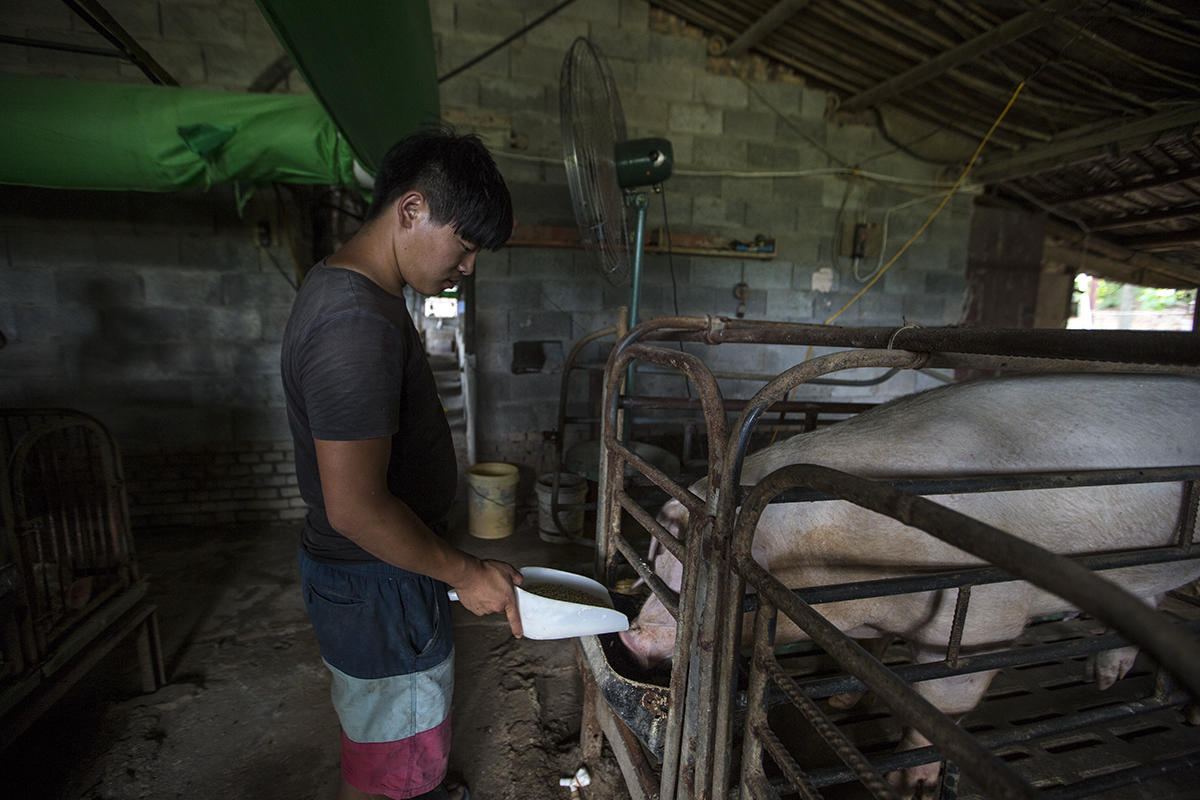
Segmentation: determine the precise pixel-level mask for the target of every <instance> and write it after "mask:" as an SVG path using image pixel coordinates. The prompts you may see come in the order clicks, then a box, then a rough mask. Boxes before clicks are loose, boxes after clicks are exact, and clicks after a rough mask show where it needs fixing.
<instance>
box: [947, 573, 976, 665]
mask: <svg viewBox="0 0 1200 800" xmlns="http://www.w3.org/2000/svg"><path fill="white" fill-rule="evenodd" d="M970 605H971V584H969V583H968V584H967V585H966V586H960V587H958V598H957V599H956V600H955V601H954V622H953V624H951V626H950V641H949V642H948V643H947V644H946V663H947V664H948V665H949V666H951V667H957V666H958V663H959V662H958V655H959V650H960V648H961V647H962V635H963V627H964V626H965V625H966V624H967V608H968V607H969V606H970Z"/></svg>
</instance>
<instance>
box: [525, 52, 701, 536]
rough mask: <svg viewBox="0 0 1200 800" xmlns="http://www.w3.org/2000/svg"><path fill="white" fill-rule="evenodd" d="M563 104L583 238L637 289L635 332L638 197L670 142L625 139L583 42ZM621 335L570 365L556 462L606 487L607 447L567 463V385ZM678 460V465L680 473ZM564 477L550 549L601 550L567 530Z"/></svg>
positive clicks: (571, 57)
mask: <svg viewBox="0 0 1200 800" xmlns="http://www.w3.org/2000/svg"><path fill="white" fill-rule="evenodd" d="M559 103H560V105H559V108H560V112H561V118H562V140H563V160H564V162H565V166H566V170H567V185H568V187H569V188H570V191H571V204H572V205H573V206H574V209H575V221H576V222H577V223H578V224H579V233H580V238H581V239H582V240H583V245H584V247H585V248H586V249H587V250H589V251H591V253H592V254H593V255H594V256H595V259H594V263H595V265H596V266H597V268H598V269H599V270H600V272H601V273H602V274H603V275H604V277H605V278H607V279H608V280H609V282H610V283H612V284H613V285H615V286H622V285H626V284H628V285H629V286H630V298H629V326H630V327H633V326H634V325H636V324H637V322H638V301H639V296H640V290H641V277H642V242H643V239H644V235H645V230H646V206H647V205H648V202H647V199H646V195H645V194H644V193H642V192H638V191H636V190H637V189H638V188H639V187H643V186H654V185H657V184H659V183H662V182H663V181H664V180H666V179H667V178H668V177H670V175H671V168H672V165H673V163H674V155H673V153H672V151H671V143H670V142H668V141H667V140H666V139H627V138H626V133H625V115H624V113H623V112H622V110H621V100H620V98H618V96H617V87H616V84H615V83H614V82H613V78H612V72H611V71H610V70H609V68H608V63H607V62H606V61H605V60H604V57H603V56H602V55H601V54H600V51H599V49H598V48H597V47H596V46H595V45H594V44H592V43H591V42H590V41H588V40H587V39H584V38H579V39H576V40H575V42H574V43H573V44H572V45H571V47H570V49H569V50H568V51H567V55H566V58H564V59H563V65H562V74H561V83H560V86H559ZM630 207H632V208H634V209H635V211H636V213H637V221H636V224H635V226H634V237H633V241H632V242H631V241H630V235H629V234H630V231H629V222H628V213H627V209H628V208H630ZM631 272H632V276H631V274H630V273H631ZM631 277H632V279H631ZM615 332H617V328H616V327H613V328H609V329H605V330H600V331H595V332H593V333H592V334H590V335H588V336H587V337H585V338H584V339H583V340H581V341H580V342H579V343H578V344H576V346H575V348H574V349H573V350H572V351H571V355H570V356H569V357H568V358H567V361H566V363H565V364H564V366H563V380H562V393H561V396H560V399H559V417H558V418H559V429H558V432H557V435H556V437H555V441H556V445H557V452H556V460H555V463H556V464H561V465H565V466H566V467H567V469H569V470H570V471H571V472H575V473H577V474H580V475H583V476H585V477H588V478H591V479H592V480H600V472H601V470H600V467H599V461H600V458H601V453H602V448H601V447H600V442H598V441H584V442H578V443H577V444H576V445H574V446H573V447H572V448H571V451H570V452H569V453H567V456H566V459H565V461H564V459H563V439H564V437H563V430H562V428H563V425H564V424H566V422H567V421H568V418H567V415H566V406H567V395H568V391H567V390H568V378H569V372H570V371H571V369H572V368H573V365H574V361H575V357H576V355H577V354H579V353H580V352H581V350H582V347H583V345H585V344H587V343H588V342H591V341H593V340H595V339H597V338H600V337H603V336H606V335H611V334H613V333H615ZM632 384H633V366H632V365H631V366H630V368H629V377H628V378H627V380H626V382H625V386H626V391H629V390H630V388H631V387H632ZM629 444H630V446H631V447H633V448H634V449H635V452H637V453H638V454H639V455H640V456H642V457H643V458H646V459H647V460H650V461H658V462H659V463H660V465H661V466H662V467H663V469H665V470H667V471H678V469H679V467H678V459H675V457H674V456H672V455H671V454H670V453H667V452H666V451H665V450H662V449H661V448H658V447H654V446H652V445H648V444H643V443H640V442H631V443H629ZM664 459H666V461H664ZM671 459H674V462H673V466H671V465H670V464H671V463H672V462H671V461H670V460H671ZM561 474H562V473H559V472H555V473H554V479H553V486H552V492H551V505H550V519H551V520H552V521H553V523H554V524H553V528H554V530H539V535H541V537H542V539H543V540H545V541H548V542H567V541H571V542H576V543H579V544H592V545H594V544H595V542H594V541H592V540H590V539H587V538H584V537H582V536H579V535H574V534H571V533H570V532H568V530H567V528H566V526H565V525H564V524H563V518H562V517H560V515H559V510H560V506H559V503H558V497H559V476H560V475H561ZM564 508H574V507H564Z"/></svg>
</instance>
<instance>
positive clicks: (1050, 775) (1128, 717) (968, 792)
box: [771, 605, 1200, 800]
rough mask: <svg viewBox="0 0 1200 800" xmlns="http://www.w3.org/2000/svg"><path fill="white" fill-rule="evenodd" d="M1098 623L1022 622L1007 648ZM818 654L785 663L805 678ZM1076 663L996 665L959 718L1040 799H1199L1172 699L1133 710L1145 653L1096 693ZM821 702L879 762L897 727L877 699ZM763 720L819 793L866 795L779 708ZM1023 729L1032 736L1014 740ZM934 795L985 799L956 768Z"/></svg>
mask: <svg viewBox="0 0 1200 800" xmlns="http://www.w3.org/2000/svg"><path fill="white" fill-rule="evenodd" d="M1172 610H1173V611H1174V612H1175V613H1177V614H1178V613H1179V612H1180V610H1181V609H1180V607H1179V606H1178V605H1176V606H1172ZM1181 615H1182V616H1183V617H1187V618H1194V616H1195V615H1196V610H1195V609H1194V608H1187V607H1183V609H1182V614H1181ZM1103 630H1104V629H1103V626H1101V625H1099V624H1098V623H1097V622H1095V621H1093V620H1089V619H1075V620H1067V621H1054V622H1044V623H1040V624H1036V625H1031V626H1030V627H1029V628H1028V629H1027V630H1026V632H1025V633H1024V634H1023V635H1022V637H1021V638H1020V639H1019V640H1018V641H1017V643H1016V646H1017V647H1028V646H1031V645H1040V644H1049V643H1053V642H1057V641H1067V640H1071V639H1077V638H1079V637H1091V636H1096V635H1098V634H1100V633H1102V632H1103ZM900 652H901V648H899V647H897V648H895V649H892V650H889V651H888V652H887V653H886V654H885V658H884V661H885V663H889V664H893V665H895V663H897V662H898V661H903V655H898V653H900ZM823 659H824V656H820V655H816V654H807V655H805V654H801V655H797V656H793V657H791V658H789V659H787V661H788V662H789V663H788V667H789V670H790V671H793V672H799V673H801V674H804V675H806V676H808V677H811V676H812V675H813V674H821V673H822V672H823V671H824V670H825V669H826V668H827V665H822V664H821V662H822V661H823ZM1085 663H1086V658H1085V657H1083V656H1076V657H1068V658H1058V659H1048V660H1040V661H1038V663H1033V664H1027V665H1020V666H1016V667H1010V668H1006V669H1004V670H1001V671H1000V672H999V673H998V674H997V675H996V677H995V678H994V679H993V681H992V683H991V685H990V687H989V689H988V692H987V694H986V696H985V698H984V700H983V701H982V702H981V703H980V704H979V705H978V706H977V707H976V708H975V709H973V710H972V711H971V712H970V713H968V714H966V715H965V716H964V717H963V718H962V719H961V720H960V723H959V724H960V725H961V726H962V727H964V728H965V729H967V730H969V731H970V732H972V733H973V734H975V735H976V736H978V737H979V738H980V739H981V740H982V741H984V742H985V743H987V742H991V743H1003V742H1008V743H1007V744H996V745H994V746H992V749H993V752H995V753H996V754H997V755H998V756H1000V757H1001V758H1002V759H1004V760H1005V761H1006V762H1007V763H1008V764H1009V765H1010V766H1011V767H1012V768H1013V769H1014V770H1016V771H1017V772H1018V773H1019V774H1020V775H1022V776H1023V777H1024V778H1025V779H1026V780H1028V781H1029V782H1030V783H1031V784H1032V785H1033V786H1035V787H1037V788H1038V789H1039V790H1042V791H1044V792H1045V793H1046V796H1048V797H1061V798H1068V797H1092V796H1102V797H1104V798H1106V799H1111V800H1137V799H1139V798H1154V800H1162V798H1175V797H1180V798H1182V797H1200V788H1198V786H1197V784H1196V781H1195V778H1194V775H1195V774H1196V769H1197V764H1200V727H1196V726H1191V725H1188V724H1187V723H1186V721H1185V719H1184V715H1183V713H1181V709H1180V707H1179V704H1178V703H1177V704H1176V705H1174V706H1172V707H1166V708H1157V709H1156V710H1150V711H1142V708H1143V707H1145V706H1149V705H1154V703H1153V702H1152V701H1149V700H1148V698H1152V697H1153V695H1154V692H1155V668H1154V665H1153V663H1152V662H1151V661H1150V659H1149V658H1147V657H1146V656H1144V655H1143V656H1139V657H1138V659H1137V661H1136V663H1135V665H1134V667H1133V669H1132V670H1130V672H1129V674H1128V675H1127V676H1126V677H1125V678H1123V679H1122V680H1120V681H1118V682H1117V683H1116V684H1115V685H1114V686H1112V687H1111V688H1110V689H1108V690H1107V691H1104V692H1101V691H1099V690H1098V689H1097V688H1096V686H1095V684H1094V683H1093V682H1092V681H1090V680H1087V679H1086V678H1085V674H1084V672H1085ZM822 705H823V707H824V708H825V710H826V713H827V714H828V715H829V717H830V719H831V720H832V721H834V722H835V723H837V724H839V725H840V726H841V727H842V729H843V730H844V731H845V732H846V733H847V735H848V736H849V737H850V738H851V740H853V741H854V742H855V743H856V744H857V745H858V746H859V748H860V749H861V750H862V751H863V752H864V753H865V754H866V755H867V756H868V757H869V758H871V759H873V760H880V759H882V760H884V761H886V760H887V759H888V757H889V756H890V755H891V754H892V753H893V752H894V748H895V745H896V743H897V741H898V740H899V738H900V732H901V731H900V725H899V724H898V722H897V721H896V720H894V719H892V717H891V716H890V715H889V714H888V713H887V710H886V707H885V706H884V705H883V704H882V703H880V702H878V701H875V700H873V699H872V698H869V697H868V698H866V699H865V700H864V701H863V702H862V703H860V704H859V706H858V707H855V708H853V709H850V710H848V711H840V710H837V709H834V708H832V707H831V706H829V704H828V702H826V701H822ZM1137 712H1140V713H1137ZM1096 717H1108V719H1107V720H1106V721H1102V722H1098V723H1092V724H1087V725H1085V726H1083V727H1079V726H1078V723H1077V721H1078V720H1081V719H1085V720H1086V719H1094V718H1096ZM771 727H772V729H773V730H775V731H776V733H777V734H778V735H779V736H780V737H781V738H782V739H784V741H785V742H786V743H787V745H788V749H789V751H790V752H792V753H793V755H796V757H797V759H798V760H799V762H800V765H801V767H802V768H804V769H805V770H806V771H807V772H808V773H809V775H810V776H812V777H814V782H815V783H816V784H817V785H818V786H821V787H822V788H821V789H820V791H821V794H822V796H823V797H826V798H858V797H866V796H868V795H867V794H866V792H865V790H863V789H862V788H861V787H860V786H858V785H857V784H849V783H843V784H842V785H838V784H837V783H836V781H835V780H834V778H836V777H837V776H838V775H841V776H844V775H845V771H844V770H843V769H842V768H841V767H840V764H838V762H836V760H835V759H834V757H833V755H832V753H831V752H830V750H829V748H828V747H826V746H825V745H824V743H823V742H821V741H819V739H816V738H815V735H814V734H812V733H811V730H806V729H807V728H808V726H807V724H806V723H804V722H801V721H799V720H798V719H797V717H796V715H795V713H794V712H793V711H792V710H791V708H790V707H789V706H776V707H775V708H773V709H772V710H771ZM1055 728H1058V729H1059V730H1058V731H1057V732H1051V733H1048V734H1047V733H1045V730H1046V729H1050V730H1054V729H1055ZM1031 731H1034V732H1041V733H1042V735H1040V736H1037V737H1036V738H1029V739H1028V740H1022V739H1023V738H1026V737H1028V736H1029V734H1030V733H1031ZM990 746H991V745H990ZM797 754H798V755H797ZM1159 765H1165V766H1169V767H1172V768H1174V771H1173V772H1170V773H1168V774H1159V773H1160V769H1159ZM1124 770H1129V771H1130V775H1129V776H1128V778H1129V779H1130V780H1132V782H1131V783H1129V784H1128V785H1125V786H1120V787H1119V788H1110V787H1109V786H1108V784H1109V783H1110V782H1117V781H1116V780H1115V779H1113V780H1112V781H1110V779H1109V778H1108V777H1107V776H1110V775H1112V774H1114V773H1120V772H1122V771H1124ZM840 780H842V781H844V780H846V778H845V777H842V778H840ZM850 780H852V779H850ZM775 785H776V786H777V787H778V788H781V789H786V788H788V787H787V786H786V783H785V782H783V781H781V780H777V781H775ZM1101 792H1102V794H1101ZM782 796H783V797H788V796H789V795H788V794H787V793H783V794H782ZM792 796H794V795H792ZM943 796H948V797H958V798H961V799H962V800H986V798H987V797H988V795H987V793H986V791H984V790H982V789H981V788H980V787H978V786H977V785H975V784H974V783H973V782H972V781H971V780H970V779H969V778H968V777H967V776H965V775H961V776H959V778H958V782H957V794H954V793H948V794H946V795H943Z"/></svg>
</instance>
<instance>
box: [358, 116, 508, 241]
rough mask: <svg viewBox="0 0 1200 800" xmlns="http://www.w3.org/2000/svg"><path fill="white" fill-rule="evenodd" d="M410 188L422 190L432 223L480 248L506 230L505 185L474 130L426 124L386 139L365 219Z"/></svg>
mask: <svg viewBox="0 0 1200 800" xmlns="http://www.w3.org/2000/svg"><path fill="white" fill-rule="evenodd" d="M414 189H415V190H417V191H419V192H421V194H423V195H425V201H426V202H427V203H428V204H429V214H430V217H431V219H432V220H433V221H434V222H435V223H437V224H439V225H447V224H449V225H451V226H453V228H454V232H455V233H456V234H458V235H459V236H461V237H462V238H463V239H465V240H466V241H468V242H470V243H471V244H473V245H476V246H477V247H479V248H481V249H485V250H498V249H500V247H501V246H502V245H503V244H504V243H505V242H507V241H508V237H509V236H511V235H512V229H513V213H512V198H511V197H510V196H509V193H508V186H506V185H505V183H504V178H503V177H502V176H501V175H500V170H499V169H497V168H496V162H495V161H493V160H492V156H491V154H490V153H489V152H488V151H487V148H486V147H484V146H483V142H482V141H480V139H479V137H478V136H476V135H474V134H457V133H455V132H454V130H453V129H451V128H448V127H435V128H426V129H424V130H421V131H418V132H417V133H414V134H412V135H411V136H407V137H405V138H404V139H401V140H400V141H399V142H397V143H396V144H394V145H392V147H391V148H390V149H389V150H388V151H387V154H386V155H385V156H384V157H383V163H382V164H380V165H379V171H378V173H377V174H376V176H375V191H374V193H373V195H372V197H371V206H370V208H368V209H367V216H366V221H367V222H370V221H371V220H373V219H375V218H376V217H378V216H379V215H380V214H382V213H383V210H384V209H385V208H387V207H388V206H389V205H391V203H392V201H393V200H395V199H396V198H397V197H399V196H400V195H402V194H404V193H405V192H408V191H411V190H414Z"/></svg>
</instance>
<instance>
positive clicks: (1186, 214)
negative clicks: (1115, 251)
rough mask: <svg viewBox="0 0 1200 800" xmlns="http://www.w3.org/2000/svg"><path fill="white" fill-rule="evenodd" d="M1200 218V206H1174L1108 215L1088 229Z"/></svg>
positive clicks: (1110, 228) (1102, 229)
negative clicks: (1164, 209)
mask: <svg viewBox="0 0 1200 800" xmlns="http://www.w3.org/2000/svg"><path fill="white" fill-rule="evenodd" d="M1192 218H1200V206H1186V207H1184V208H1173V209H1171V210H1170V211H1157V212H1152V213H1149V214H1126V215H1125V216H1123V217H1108V218H1107V219H1101V220H1098V221H1096V222H1090V223H1088V230H1091V231H1093V232H1097V233H1098V232H1102V231H1111V230H1116V229H1118V228H1131V227H1133V226H1135V225H1153V224H1157V223H1159V222H1178V221H1179V220H1181V219H1192Z"/></svg>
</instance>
